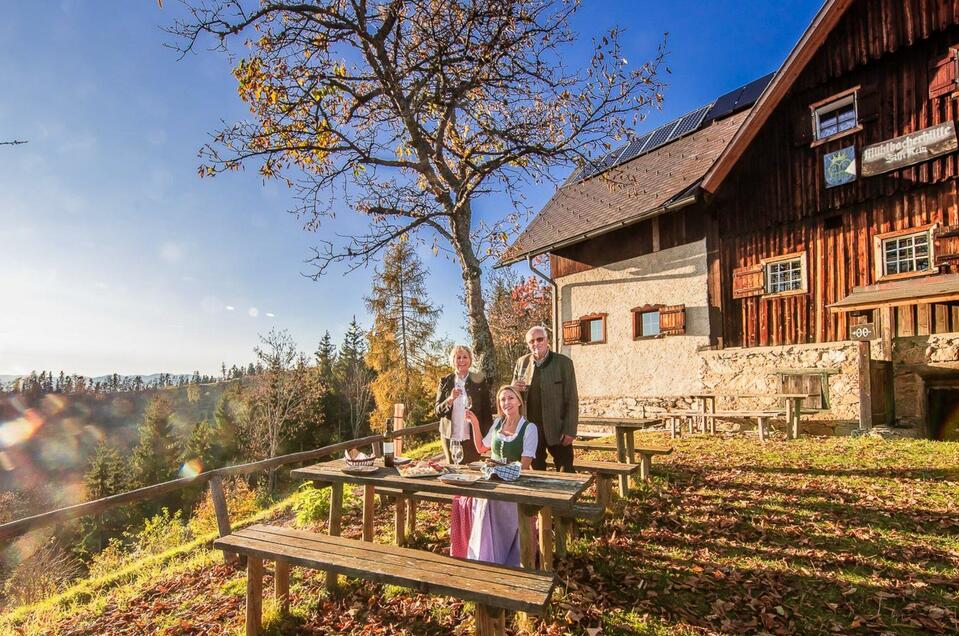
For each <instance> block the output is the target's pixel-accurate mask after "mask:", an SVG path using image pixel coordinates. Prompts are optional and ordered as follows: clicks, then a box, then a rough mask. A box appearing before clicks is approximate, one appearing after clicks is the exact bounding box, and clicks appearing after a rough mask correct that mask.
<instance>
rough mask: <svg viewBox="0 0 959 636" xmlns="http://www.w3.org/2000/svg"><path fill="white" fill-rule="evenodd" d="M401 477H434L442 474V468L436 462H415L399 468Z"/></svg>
mask: <svg viewBox="0 0 959 636" xmlns="http://www.w3.org/2000/svg"><path fill="white" fill-rule="evenodd" d="M399 471H400V476H401V477H436V476H437V475H439V474H442V472H443V469H442V467H441V466H440V465H439V464H437V463H436V462H430V461H422V460H421V461H416V462H413V461H411V462H409V463H408V464H406V465H405V466H400V467H399Z"/></svg>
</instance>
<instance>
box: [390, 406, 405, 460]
mask: <svg viewBox="0 0 959 636" xmlns="http://www.w3.org/2000/svg"><path fill="white" fill-rule="evenodd" d="M405 412H406V405H405V404H403V403H399V404H394V405H393V432H394V433H396V434H397V437H396V439H394V440H393V448H394V450H395V452H394V456H396V457H402V456H403V438H402V437H401V436H399V432H400V430H401V429H402V428H403V413H405Z"/></svg>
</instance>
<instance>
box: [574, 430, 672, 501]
mask: <svg viewBox="0 0 959 636" xmlns="http://www.w3.org/2000/svg"><path fill="white" fill-rule="evenodd" d="M626 440H627V441H626V452H625V453H624V452H623V451H622V450H621V449H620V448H619V447H618V446H616V445H613V444H610V443H608V442H595V441H594V442H579V441H577V442H573V448H574V449H576V450H591V451H610V452H615V453H616V454H617V455H618V457H619V459H620V463H623V464H628V465H631V466H636V467H637V468H638V469H639V479H640V481H646V480H648V479H649V474H650V471H651V470H652V467H653V456H655V455H669V454H670V453H672V452H673V448H672V446H659V445H652V444H650V445H641V446H637V445H636V443H635V440H634V439H633V436H632V435H627V436H626ZM636 455H639V463H638V464H637V463H636ZM581 463H582V461H577V460H574V465H579V464H581ZM630 475H632V476H633V477H634V478H635V471H633V472H630V473H628V474H623V473H619V474H618V475H617V476H618V477H619V493H620V495H622V496H623V497H625V496H626V493H627V492H628V491H629V481H628V480H629V477H630Z"/></svg>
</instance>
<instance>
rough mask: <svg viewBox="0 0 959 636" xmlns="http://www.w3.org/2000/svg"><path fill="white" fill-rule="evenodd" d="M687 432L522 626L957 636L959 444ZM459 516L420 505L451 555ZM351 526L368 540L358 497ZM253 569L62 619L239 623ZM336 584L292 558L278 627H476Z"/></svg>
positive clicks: (406, 593) (163, 630)
mask: <svg viewBox="0 0 959 636" xmlns="http://www.w3.org/2000/svg"><path fill="white" fill-rule="evenodd" d="M675 446H676V452H675V453H674V454H673V455H671V456H668V457H666V458H657V460H656V462H655V465H654V479H653V481H652V482H650V483H649V484H644V485H643V486H642V487H640V488H637V489H635V490H634V491H633V492H632V493H631V496H630V497H629V498H628V499H626V500H621V501H619V502H617V503H616V504H615V505H614V508H613V510H612V513H611V514H610V515H609V516H608V517H607V519H606V521H605V522H604V524H603V525H602V526H600V527H599V528H595V529H594V528H590V527H589V526H583V527H582V528H581V533H582V534H581V537H580V538H579V539H577V540H575V541H573V542H572V543H571V549H570V554H569V555H568V556H567V558H565V559H562V560H559V561H558V563H557V575H558V577H559V580H560V585H559V591H558V592H557V595H556V596H555V597H554V603H553V607H552V611H551V615H550V616H549V617H547V618H546V619H534V620H533V621H531V622H530V623H529V624H528V625H526V629H524V628H522V626H517V624H514V625H513V626H512V627H511V633H516V634H519V633H522V634H527V633H535V634H539V635H560V634H567V633H575V634H586V635H588V636H598V635H603V636H614V635H617V634H718V633H726V634H810V633H825V634H828V633H835V634H947V633H957V632H959V618H957V611H959V444H951V443H935V442H926V441H921V440H902V441H883V440H869V439H848V438H833V439H815V438H806V439H801V440H794V441H773V442H768V443H767V444H765V445H761V444H759V443H758V442H757V441H753V440H747V439H741V438H738V439H737V438H727V439H723V438H719V437H712V438H705V437H691V438H687V439H682V440H676V442H675ZM594 458H597V459H610V458H609V457H600V456H595V457H594ZM661 459H662V461H661ZM447 519H448V512H447V511H446V510H445V508H443V507H442V506H439V505H436V504H421V505H420V506H419V516H418V523H417V534H416V535H415V536H414V537H413V539H412V545H413V547H416V548H419V549H425V550H431V551H434V552H444V551H445V550H446V548H447V546H448V538H447V528H448V521H447ZM283 522H285V523H289V522H290V521H289V520H288V519H287V520H285V521H283ZM344 528H346V530H345V531H344V535H345V536H352V537H354V538H358V537H359V528H360V520H359V511H358V510H357V509H352V510H350V511H348V513H347V515H346V517H345V522H344ZM391 528H392V510H391V508H390V507H389V506H387V505H382V504H380V505H378V507H377V529H378V532H379V533H381V536H379V537H378V541H384V542H385V541H388V540H390V538H391V537H390V535H389V533H390V531H391ZM315 529H316V530H317V531H323V530H324V527H323V525H322V524H321V525H318V526H317V527H316V528H315ZM244 580H245V573H244V572H243V571H242V570H237V569H234V568H231V567H228V566H226V565H217V566H215V567H209V568H204V569H199V570H195V571H192V572H190V573H189V574H188V575H185V576H183V575H180V576H177V577H170V578H168V579H161V580H158V581H155V582H154V583H153V584H152V585H151V586H150V587H149V588H146V589H143V590H141V591H139V592H138V593H137V594H136V595H135V596H134V597H133V598H132V599H130V600H128V601H126V602H124V603H123V604H122V605H117V606H112V605H109V604H108V605H106V606H104V607H100V608H98V610H97V611H96V612H93V611H82V610H81V611H78V612H77V613H76V615H74V616H72V617H71V618H70V619H69V620H66V621H64V622H63V623H61V624H60V625H58V626H57V627H56V629H55V630H54V631H53V632H49V633H57V634H64V635H68V636H79V635H80V634H101V635H104V636H121V635H126V634H130V635H132V634H138V635H139V634H163V635H173V634H191V635H192V634H224V633H235V632H236V631H237V629H238V628H239V627H240V626H241V625H242V623H243V619H244V599H243V590H244V583H243V581H244ZM323 582H324V580H323V574H322V573H318V572H312V571H307V570H303V569H300V568H296V569H294V578H293V587H292V589H291V600H292V605H293V615H292V616H291V617H289V618H287V619H285V620H283V621H274V622H272V623H271V624H270V625H269V626H268V627H269V630H270V631H268V632H267V633H274V634H363V635H380V634H407V635H415V636H420V635H423V636H429V635H433V634H436V635H440V634H442V635H447V634H469V633H472V629H473V619H472V612H471V611H469V609H468V606H464V604H463V603H462V602H460V601H457V600H455V599H450V598H440V597H433V596H428V595H423V594H418V593H415V592H413V591H411V590H403V589H399V588H389V587H386V588H384V587H383V586H378V585H374V584H370V583H366V582H362V581H349V582H348V583H346V584H344V586H343V587H342V589H341V592H340V593H339V594H337V595H336V596H334V597H332V598H329V597H327V596H326V594H325V592H324V588H323ZM271 585H272V578H271V576H270V570H269V567H268V570H267V577H266V580H265V581H264V589H266V590H269V589H270V586H271ZM269 595H270V592H269V591H267V597H268V603H267V604H268V605H269Z"/></svg>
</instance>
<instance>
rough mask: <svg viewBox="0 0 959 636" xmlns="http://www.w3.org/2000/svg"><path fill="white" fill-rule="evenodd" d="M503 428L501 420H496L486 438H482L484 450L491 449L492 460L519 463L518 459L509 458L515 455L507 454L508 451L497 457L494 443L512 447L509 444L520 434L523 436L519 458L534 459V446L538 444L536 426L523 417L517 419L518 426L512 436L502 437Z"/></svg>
mask: <svg viewBox="0 0 959 636" xmlns="http://www.w3.org/2000/svg"><path fill="white" fill-rule="evenodd" d="M502 426H503V418H502V417H500V418H497V420H496V421H495V422H494V423H493V426H492V428H490V430H489V433H487V434H486V437H484V438H483V446H485V447H486V448H491V449H493V459H505V460H507V461H511V462H515V461H519V459H520V458H519V457H510V456H509V455H510V454H513V455H515V453H509V452H508V451H507V452H505V453H504V455H506V456H505V457H504V456H497V449H496V446H498V444H494V442H495V441H499V442H502V443H503V444H504V445H507V446H514V444H512V443H511V442H514V441H516V440H517V438H518V437H519V435H520V433H522V434H523V437H522V440H523V445H522V451H521V453H520V456H521V457H536V445H537V443H538V441H539V440H538V438H537V435H536V425H535V424H533V423H532V422H528V421H526V418H525V417H521V418H520V419H519V424H517V425H516V431H515V432H514V433H513V434H512V435H504V434H503V433H502V431H501V430H500V429H501V428H502Z"/></svg>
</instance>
